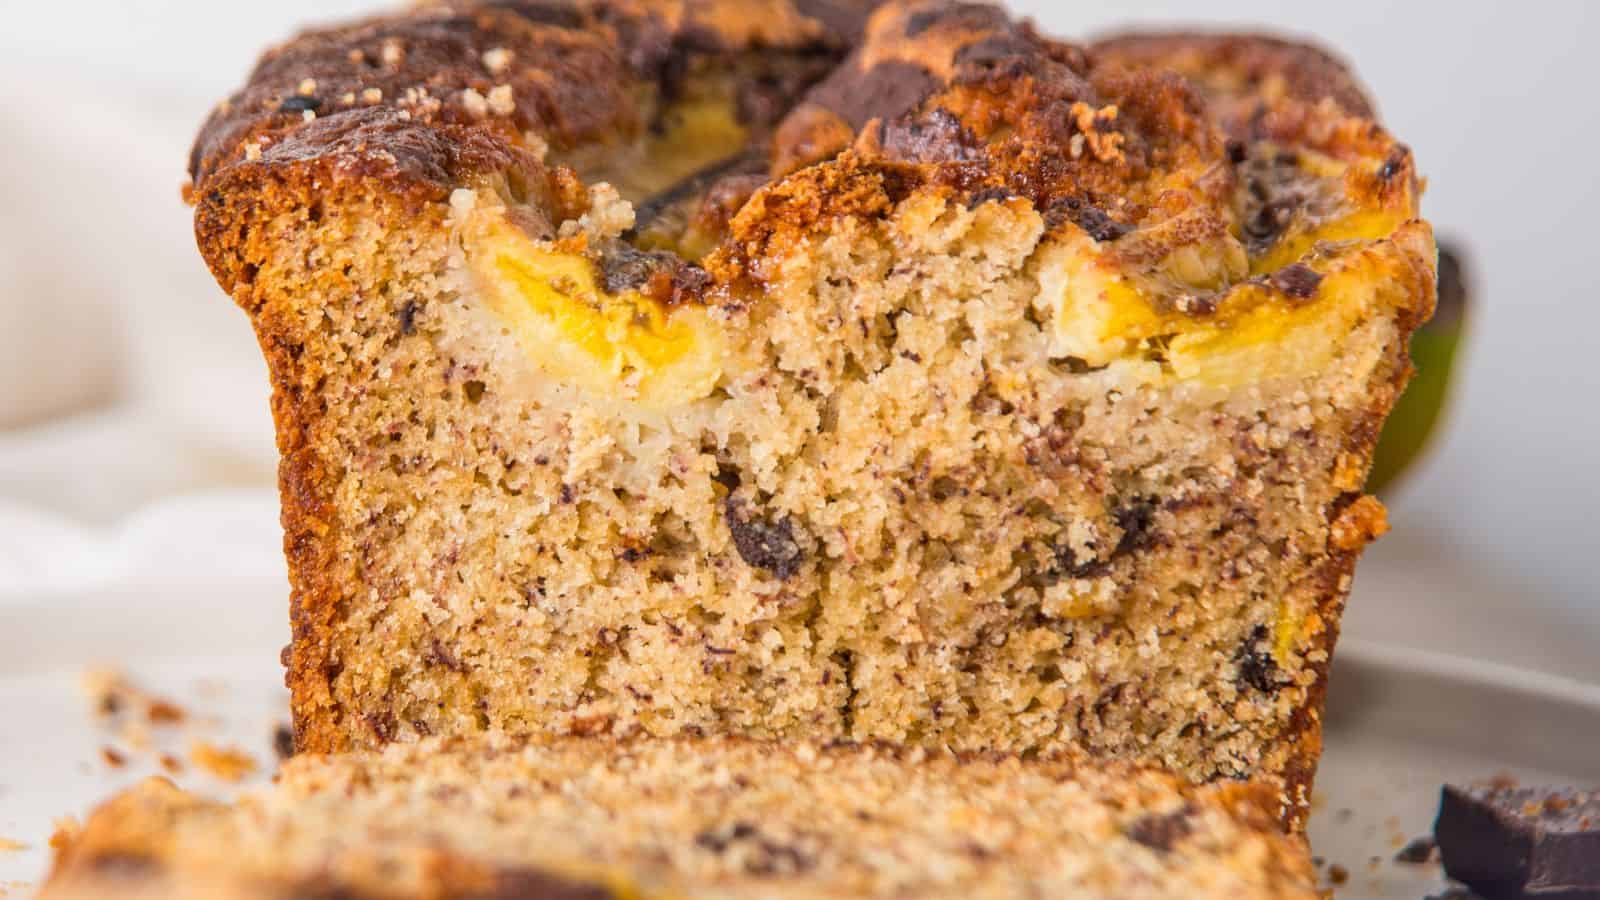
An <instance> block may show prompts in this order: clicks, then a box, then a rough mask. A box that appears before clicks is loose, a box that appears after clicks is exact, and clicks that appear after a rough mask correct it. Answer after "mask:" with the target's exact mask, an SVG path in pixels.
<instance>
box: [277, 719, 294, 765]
mask: <svg viewBox="0 0 1600 900" xmlns="http://www.w3.org/2000/svg"><path fill="white" fill-rule="evenodd" d="M272 750H273V752H274V753H276V754H278V758H279V759H288V758H289V757H291V756H293V755H294V729H293V728H290V727H289V726H288V725H284V724H281V723H280V724H279V725H278V727H276V728H274V729H272Z"/></svg>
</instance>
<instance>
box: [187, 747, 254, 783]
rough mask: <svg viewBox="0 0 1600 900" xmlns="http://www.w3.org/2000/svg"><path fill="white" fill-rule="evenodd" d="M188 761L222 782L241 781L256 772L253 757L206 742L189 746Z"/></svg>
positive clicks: (233, 748) (236, 749)
mask: <svg viewBox="0 0 1600 900" xmlns="http://www.w3.org/2000/svg"><path fill="white" fill-rule="evenodd" d="M189 761H190V762H192V763H194V764H195V765H196V766H199V767H200V768H202V769H205V770H206V771H207V772H210V773H211V774H212V775H215V776H216V777H218V778H220V779H222V780H223V781H234V782H238V781H243V780H244V779H245V778H247V777H249V776H250V775H251V774H253V773H254V772H255V771H256V767H257V764H256V760H255V757H253V756H251V755H250V754H248V753H246V752H244V751H243V750H239V749H238V748H235V747H218V746H217V745H215V744H212V743H210V742H207V741H195V742H194V743H193V744H191V745H190V746H189Z"/></svg>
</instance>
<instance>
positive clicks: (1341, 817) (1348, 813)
mask: <svg viewBox="0 0 1600 900" xmlns="http://www.w3.org/2000/svg"><path fill="white" fill-rule="evenodd" d="M1355 814H1356V811H1355V810H1353V809H1349V808H1348V807H1347V808H1345V809H1340V810H1335V811H1334V813H1333V820H1334V821H1335V822H1338V823H1339V824H1340V825H1343V824H1344V823H1346V822H1348V821H1350V819H1351V818H1352V817H1354V816H1355Z"/></svg>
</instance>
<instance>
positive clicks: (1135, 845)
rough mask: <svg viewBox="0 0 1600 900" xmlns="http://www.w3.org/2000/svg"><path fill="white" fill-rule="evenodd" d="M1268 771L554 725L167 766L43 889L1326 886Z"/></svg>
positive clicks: (1180, 891) (903, 891)
mask: <svg viewBox="0 0 1600 900" xmlns="http://www.w3.org/2000/svg"><path fill="white" fill-rule="evenodd" d="M1276 802H1277V801H1276V797H1275V793H1274V792H1273V791H1272V790H1271V789H1262V788H1259V787H1253V786H1249V785H1244V784H1227V785H1216V786H1212V787H1194V786H1191V785H1188V784H1186V783H1184V782H1182V781H1180V780H1179V779H1177V778H1174V777H1172V776H1170V775H1164V774H1156V773H1153V772H1149V771H1141V770H1137V769H1134V768H1132V767H1129V766H1126V765H1119V764H1111V765H1110V766H1109V767H1107V768H1104V769H1101V768H1096V767H1094V766H1091V765H1088V764H1086V763H1082V762H1079V763H1073V762H1070V761H1066V760H1051V761H1032V762H1019V761H1018V760H1016V759H1015V758H1009V757H1001V756H978V757H966V758H958V757H956V756H954V755H952V754H947V753H926V752H924V751H920V750H892V749H888V748H880V747H871V746H857V747H832V748H824V747H818V746H816V745H812V744H807V743H800V744H797V745H793V746H786V747H773V746H764V745H761V744H757V743H753V742H744V741H739V740H733V739H707V740H705V741H692V740H673V739H653V738H652V739H644V740H641V741H638V742H633V743H629V742H625V741H624V742H617V741H613V740H611V739H609V738H557V739H554V740H551V741H548V742H545V741H538V742H532V743H520V742H513V741H509V740H501V739H489V740H483V739H477V740H474V741H472V742H460V741H458V742H454V743H446V744H443V745H440V744H439V739H432V740H430V741H428V742H425V743H423V744H420V745H397V746H392V747H390V748H388V749H387V750H386V751H383V752H382V753H379V754H372V755H343V756H336V757H316V756H309V755H303V756H300V757H297V758H296V759H294V760H292V761H290V762H289V763H288V764H287V765H286V767H285V769H284V771H283V773H282V775H281V776H280V778H279V781H278V783H277V785H276V786H275V787H274V788H272V789H271V790H270V791H269V792H268V793H266V794H265V795H263V796H256V797H249V798H246V799H245V800H243V801H241V802H240V803H239V804H238V805H235V806H225V805H221V804H216V803H211V802H206V801H203V800H200V799H198V798H195V797H193V796H190V795H188V794H185V793H183V792H181V791H179V790H178V789H177V788H174V787H173V786H172V785H171V784H170V783H169V782H166V781H164V780H160V779H152V780H150V781H148V782H145V783H144V784H142V785H140V786H138V787H135V788H134V789H132V790H131V791H129V792H127V793H125V794H123V795H121V796H119V797H117V798H115V799H113V800H111V801H110V802H108V803H107V804H106V805H104V806H103V807H101V808H100V809H99V810H98V811H96V812H95V813H94V814H93V815H92V816H91V817H90V818H89V820H88V822H87V823H86V825H85V827H84V828H83V830H82V831H81V832H80V833H79V834H78V835H76V836H75V837H73V838H71V839H70V840H69V842H68V843H67V845H66V847H65V848H64V849H63V850H62V851H61V852H60V854H59V857H58V859H57V863H56V867H55V871H54V873H53V874H52V876H51V878H50V880H49V882H48V883H47V884H46V886H45V890H44V894H43V896H44V897H45V898H50V900H61V898H68V897H97V898H99V897H106V898H118V897H141V896H142V897H152V898H154V897H161V898H164V900H181V898H201V897H203V898H207V900H228V898H263V900H266V898H274V900H275V898H289V897H294V898H310V897H341V898H348V900H358V898H359V900H365V898H384V900H402V898H406V900H409V898H429V900H444V898H458V897H459V898H469V897H470V898H481V900H488V898H506V900H509V898H513V897H516V898H525V900H547V898H548V900H555V898H561V900H580V898H582V900H603V898H619V900H620V898H630V900H632V898H638V900H643V898H666V897H673V898H684V897H697V898H700V897H704V898H711V897H721V898H734V897H740V898H754V897H774V898H776V897H784V898H790V897H795V898H800V897H818V898H821V897H919V898H935V897H950V898H988V897H994V898H1025V897H1061V898H1066V897H1071V898H1146V897H1173V898H1178V897H1183V898H1208V897H1215V898H1225V900H1248V898H1256V897H1260V898H1269V897H1270V898H1290V897H1304V898H1307V900H1311V898H1314V897H1315V896H1316V893H1315V891H1314V890H1313V879H1312V873H1311V866H1310V862H1309V860H1308V859H1307V856H1306V850H1305V847H1304V842H1303V841H1302V840H1300V839H1299V838H1294V837H1289V836H1286V835H1284V834H1283V833H1282V832H1281V830H1280V828H1279V824H1278V820H1277V817H1276Z"/></svg>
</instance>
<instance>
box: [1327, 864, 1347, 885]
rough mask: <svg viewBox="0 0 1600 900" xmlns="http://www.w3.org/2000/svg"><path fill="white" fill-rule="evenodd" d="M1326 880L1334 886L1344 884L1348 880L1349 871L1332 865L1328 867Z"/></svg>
mask: <svg viewBox="0 0 1600 900" xmlns="http://www.w3.org/2000/svg"><path fill="white" fill-rule="evenodd" d="M1328 880H1329V881H1331V882H1333V883H1334V884H1344V883H1345V882H1347V881H1349V880H1350V870H1349V869H1346V868H1345V867H1344V866H1341V865H1339V864H1338V863H1334V864H1333V865H1331V866H1329V867H1328Z"/></svg>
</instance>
